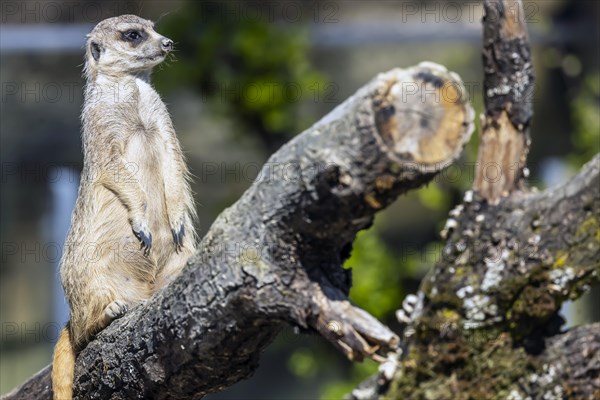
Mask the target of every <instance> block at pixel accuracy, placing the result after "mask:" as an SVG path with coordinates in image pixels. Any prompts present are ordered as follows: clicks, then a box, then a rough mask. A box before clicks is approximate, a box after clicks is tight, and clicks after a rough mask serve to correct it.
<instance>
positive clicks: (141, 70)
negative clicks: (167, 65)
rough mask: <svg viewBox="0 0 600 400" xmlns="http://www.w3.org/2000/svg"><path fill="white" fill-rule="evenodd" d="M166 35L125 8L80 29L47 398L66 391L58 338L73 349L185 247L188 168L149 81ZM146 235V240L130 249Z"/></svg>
mask: <svg viewBox="0 0 600 400" xmlns="http://www.w3.org/2000/svg"><path fill="white" fill-rule="evenodd" d="M132 30H135V31H140V32H144V33H145V37H144V38H143V40H141V41H139V42H138V41H135V42H133V41H131V40H129V39H125V38H124V36H123V35H124V33H126V32H131V31H132ZM166 40H168V39H166V38H164V37H163V36H161V35H159V34H158V33H156V32H155V31H154V29H153V24H152V23H151V22H150V21H147V20H144V19H141V18H139V17H136V16H134V15H123V16H120V17H115V18H109V19H107V20H104V21H102V22H100V23H99V24H98V25H97V26H96V27H95V28H94V29H93V30H92V32H91V33H90V34H89V35H88V40H87V48H86V61H85V69H84V71H85V76H86V79H87V85H86V90H85V102H84V107H83V112H82V122H83V134H82V138H83V151H84V167H83V171H82V176H81V183H80V187H79V195H78V198H77V203H76V205H75V210H74V211H73V215H72V219H71V228H70V230H69V234H68V237H67V243H66V244H65V250H64V254H63V258H62V260H61V266H60V274H61V280H62V283H63V287H64V289H65V293H66V297H67V300H68V303H69V306H70V309H71V316H70V321H69V324H68V329H69V332H68V334H66V333H64V334H61V336H60V338H59V342H58V343H57V346H56V349H55V355H54V363H53V375H52V382H53V388H54V390H55V395H54V398H55V399H60V400H63V399H70V398H71V397H72V394H71V390H72V384H73V368H74V361H75V359H74V356H73V357H70V356H69V354H71V353H69V348H68V347H67V345H66V344H65V343H66V342H69V346H70V349H71V350H70V351H72V354H73V355H74V354H75V352H76V351H79V350H81V349H82V348H83V346H85V345H86V344H87V342H88V341H89V340H90V339H91V337H92V336H93V335H95V334H96V333H97V332H98V331H100V330H101V329H103V328H104V327H106V326H107V325H108V324H109V323H110V322H111V321H112V320H113V319H114V318H117V317H119V316H121V315H122V314H123V313H124V312H125V311H126V310H127V309H128V308H131V307H132V306H134V305H136V304H138V303H140V302H142V301H144V300H146V299H148V298H149V297H150V296H151V295H152V294H153V293H155V292H156V291H157V290H158V289H159V288H161V287H163V286H164V285H166V284H167V283H168V282H170V281H171V280H172V279H173V278H175V277H176V276H177V275H178V274H179V272H180V271H181V269H182V268H183V267H184V265H185V261H186V260H187V259H188V257H189V256H190V255H191V254H192V253H193V251H194V249H195V245H196V234H195V230H194V220H195V217H196V214H195V208H194V202H193V197H192V192H191V190H190V187H189V184H188V175H189V174H188V169H187V167H186V164H185V160H184V157H183V154H182V151H181V148H180V146H179V141H178V140H177V137H176V134H175V131H174V129H173V125H172V123H171V119H170V117H169V113H168V111H167V109H166V107H165V105H164V103H163V102H162V101H161V99H160V97H159V96H158V94H157V93H156V91H155V90H154V89H153V88H152V86H151V85H150V73H151V70H152V68H153V67H154V66H156V65H158V64H159V63H160V62H162V61H163V60H164V58H165V56H166V54H167V53H168V51H170V48H168V47H167V45H168V44H167V43H166V42H165V41H166ZM95 56H99V57H98V59H96V57H95ZM182 229H183V231H182ZM180 232H183V237H182V240H181V241H180V242H179V244H178V243H177V238H176V237H175V234H176V233H180ZM150 235H152V236H151V237H152V245H151V248H149V249H148V248H147V247H146V248H140V246H144V244H143V239H145V238H148V237H150ZM54 371H56V372H54ZM65 388H68V389H69V390H68V391H66V390H65Z"/></svg>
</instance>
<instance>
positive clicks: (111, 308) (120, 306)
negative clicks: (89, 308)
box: [104, 300, 129, 321]
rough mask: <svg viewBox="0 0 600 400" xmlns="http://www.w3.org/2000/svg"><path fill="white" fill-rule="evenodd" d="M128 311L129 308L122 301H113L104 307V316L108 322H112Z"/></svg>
mask: <svg viewBox="0 0 600 400" xmlns="http://www.w3.org/2000/svg"><path fill="white" fill-rule="evenodd" d="M128 309H129V306H128V305H127V303H125V302H124V301H123V300H115V301H113V302H112V303H110V304H109V305H107V306H106V308H105V309H104V315H105V316H106V318H107V319H108V320H110V321H112V320H114V319H117V318H119V317H122V316H123V315H124V314H125V313H126V312H127V310H128Z"/></svg>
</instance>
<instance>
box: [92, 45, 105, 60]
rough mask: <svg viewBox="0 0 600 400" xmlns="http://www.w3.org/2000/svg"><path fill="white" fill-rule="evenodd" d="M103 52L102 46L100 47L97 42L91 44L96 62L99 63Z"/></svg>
mask: <svg viewBox="0 0 600 400" xmlns="http://www.w3.org/2000/svg"><path fill="white" fill-rule="evenodd" d="M101 52H102V46H100V45H99V44H98V43H96V42H90V53H91V54H92V57H94V60H96V61H98V60H99V59H100V53H101Z"/></svg>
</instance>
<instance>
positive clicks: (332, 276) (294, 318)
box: [7, 64, 473, 399]
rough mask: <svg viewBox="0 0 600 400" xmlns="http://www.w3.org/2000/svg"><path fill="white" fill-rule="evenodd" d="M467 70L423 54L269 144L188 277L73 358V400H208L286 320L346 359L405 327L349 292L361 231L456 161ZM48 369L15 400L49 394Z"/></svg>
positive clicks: (462, 137) (241, 373) (368, 352)
mask: <svg viewBox="0 0 600 400" xmlns="http://www.w3.org/2000/svg"><path fill="white" fill-rule="evenodd" d="M464 93H465V90H464V87H463V85H462V83H461V82H460V79H459V78H458V77H457V76H456V75H455V74H453V73H449V72H448V71H446V70H445V69H444V68H443V67H440V66H436V65H432V64H422V65H420V66H418V67H415V68H411V69H407V70H400V69H396V70H392V71H390V72H388V73H384V74H381V75H379V76H378V77H376V78H375V79H374V80H373V81H371V82H370V83H369V84H367V85H366V86H364V87H363V88H362V89H360V90H359V91H358V92H357V93H356V94H355V95H354V96H352V97H351V98H349V99H348V100H347V101H346V102H344V103H343V104H342V105H340V106H339V107H337V108H336V109H335V110H334V111H333V112H331V113H330V114H329V115H328V116H326V117H325V118H323V119H322V120H321V121H319V122H318V123H317V124H315V125H314V126H313V127H312V128H310V129H308V130H307V131H305V132H304V133H302V134H301V135H299V136H297V137H296V138H295V139H293V140H292V141H291V142H289V143H288V144H287V145H285V146H284V147H282V148H281V149H280V150H279V151H278V152H277V153H275V154H274V155H273V156H272V157H271V158H270V159H269V161H268V162H267V163H266V165H265V166H264V167H263V169H262V171H261V173H260V176H259V177H258V178H257V181H256V182H255V183H254V184H253V185H252V186H251V187H250V189H248V191H247V192H246V193H245V194H244V195H243V196H242V198H241V199H240V200H239V201H238V202H237V203H235V204H234V205H233V206H231V207H230V208H228V209H227V210H225V211H224V212H223V213H222V214H221V215H220V216H219V217H218V219H217V220H216V221H215V223H214V224H213V226H212V227H211V229H210V231H209V232H208V234H207V235H206V236H205V237H204V239H203V240H202V242H201V245H200V249H199V251H198V252H197V254H195V256H193V257H192V258H191V259H190V261H189V265H188V266H187V268H186V269H185V271H184V272H183V274H182V275H181V276H180V277H179V278H178V279H177V280H176V281H175V282H174V283H173V284H172V285H170V286H169V287H167V288H166V289H165V290H163V291H162V292H160V293H158V294H157V295H156V296H154V297H153V298H152V299H151V300H150V301H148V302H147V303H146V304H145V305H142V306H140V307H137V308H135V309H133V310H131V312H129V313H128V314H127V315H126V316H124V317H123V318H122V319H120V320H118V321H115V322H114V323H113V324H111V325H110V326H109V327H108V328H107V329H105V330H104V331H103V332H101V333H100V334H99V335H98V336H97V338H96V339H95V340H94V341H92V342H91V343H90V344H89V345H88V346H87V347H86V348H85V349H84V350H83V351H82V352H81V353H80V355H79V356H78V358H77V366H76V378H75V395H76V397H77V398H79V399H84V398H85V399H105V398H119V399H121V398H122V399H125V398H126V399H133V398H157V399H167V398H168V399H177V398H182V399H184V398H185V399H190V398H201V397H203V396H204V395H206V394H207V393H210V392H215V391H219V390H221V389H223V388H224V387H226V386H228V385H231V384H233V383H235V382H237V381H239V380H241V379H244V378H247V377H249V376H250V375H251V374H252V372H253V371H254V370H255V368H256V367H257V364H258V359H259V355H260V352H261V350H262V349H264V347H265V346H266V345H267V344H268V343H270V342H271V341H272V340H273V338H274V337H275V336H276V335H277V333H278V332H279V330H280V328H281V327H282V324H284V323H289V324H292V325H295V326H298V327H300V328H302V329H311V330H316V331H318V332H320V333H321V334H322V335H323V336H325V338H326V339H327V340H329V341H330V342H332V343H333V344H334V345H335V346H337V347H338V348H339V349H341V350H342V351H343V352H344V353H345V354H346V355H347V356H348V358H350V359H362V358H363V357H375V358H377V357H378V356H377V354H376V352H377V351H378V349H380V348H394V347H395V346H396V345H397V343H398V338H397V336H396V335H395V334H394V333H392V332H391V331H390V330H389V329H388V328H386V327H385V326H383V325H382V324H381V323H379V322H378V321H377V320H376V319H375V318H373V317H372V316H370V315H369V314H367V313H366V312H364V311H363V310H360V309H358V308H356V307H354V306H353V305H351V304H350V303H349V302H348V301H347V294H348V290H349V288H350V284H351V276H350V271H348V270H344V269H343V268H341V266H342V263H343V261H344V260H345V259H346V258H347V257H348V255H349V252H350V248H351V246H352V242H353V240H354V238H355V235H356V233H357V232H358V231H359V230H361V229H365V228H366V227H368V226H369V225H370V224H371V223H372V220H373V215H374V214H375V213H376V212H377V211H379V210H381V209H383V208H384V207H386V206H387V205H388V204H390V203H391V202H392V201H393V200H394V199H395V198H396V197H397V196H398V195H400V194H401V193H404V192H406V191H408V190H410V189H413V188H417V187H419V186H421V185H422V184H424V183H426V182H428V181H429V180H430V179H431V178H432V177H433V176H434V175H435V174H436V173H437V172H439V171H440V170H441V169H443V168H444V167H445V166H446V165H448V164H449V163H451V162H452V161H453V160H454V159H456V158H457V157H458V156H459V154H460V152H461V150H462V148H463V145H464V144H465V142H466V141H467V140H468V138H469V136H470V133H471V131H472V117H473V113H472V110H471V108H470V106H469V104H468V101H467V99H466V98H465V97H464ZM49 371H50V368H49V367H47V368H46V369H44V370H43V371H41V372H40V373H39V374H38V375H36V376H35V377H33V378H32V379H31V380H29V381H28V382H27V383H25V384H24V385H23V386H22V387H21V388H19V389H17V390H16V391H15V392H13V393H12V394H10V395H8V397H7V398H9V399H17V398H31V399H44V398H50V395H51V388H50V385H49V378H48V375H49Z"/></svg>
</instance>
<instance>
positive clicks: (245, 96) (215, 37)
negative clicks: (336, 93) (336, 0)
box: [157, 1, 324, 150]
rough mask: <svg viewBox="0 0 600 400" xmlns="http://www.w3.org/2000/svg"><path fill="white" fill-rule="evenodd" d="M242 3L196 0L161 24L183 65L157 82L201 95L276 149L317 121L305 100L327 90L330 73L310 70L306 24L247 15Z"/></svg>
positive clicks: (175, 66)
mask: <svg viewBox="0 0 600 400" xmlns="http://www.w3.org/2000/svg"><path fill="white" fill-rule="evenodd" d="M236 4H237V3H235V2H222V3H219V2H199V1H198V2H196V1H193V2H192V1H191V2H187V3H186V4H185V5H184V7H183V8H182V9H181V10H179V11H178V12H177V13H173V14H170V15H168V16H167V17H165V18H164V19H163V20H162V21H161V22H160V30H161V33H164V34H165V35H166V36H168V37H170V38H171V39H173V40H174V41H175V49H176V55H177V57H178V62H175V63H173V64H172V65H170V66H169V69H170V73H169V74H168V75H169V76H168V77H162V76H161V77H160V79H159V80H158V82H157V86H159V89H160V91H163V90H168V89H169V88H172V87H189V88H192V89H193V90H195V91H197V92H200V93H201V94H202V95H203V96H204V99H210V100H211V104H213V105H214V106H215V108H216V109H217V110H220V111H221V112H222V113H225V114H226V115H228V116H231V117H232V118H233V119H234V120H235V121H237V122H238V123H239V124H240V129H239V132H246V133H250V134H254V135H257V137H258V138H259V139H261V140H262V141H263V144H264V145H265V147H266V148H267V149H269V150H270V149H273V148H274V147H275V146H277V145H278V144H280V143H281V142H282V141H283V140H285V138H286V137H289V136H291V135H293V134H296V133H297V132H298V131H300V130H302V129H303V128H305V127H306V126H307V125H308V124H309V123H311V122H312V120H313V118H311V116H310V115H302V114H301V107H300V105H302V104H303V103H306V102H308V101H310V100H314V98H318V96H320V95H321V94H322V92H323V87H324V84H323V82H324V76H323V74H321V73H319V72H317V71H316V70H314V69H313V68H312V67H311V64H310V62H309V59H308V50H309V47H308V41H307V35H306V30H305V29H304V28H303V26H302V25H301V24H298V25H297V26H290V25H289V24H287V25H279V24H274V23H270V22H269V21H267V20H265V18H241V17H240V15H239V13H237V12H236V10H235V7H236ZM259 15H262V14H259ZM166 79H172V81H167V80H166ZM304 114H306V113H304ZM303 117H304V118H303Z"/></svg>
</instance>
